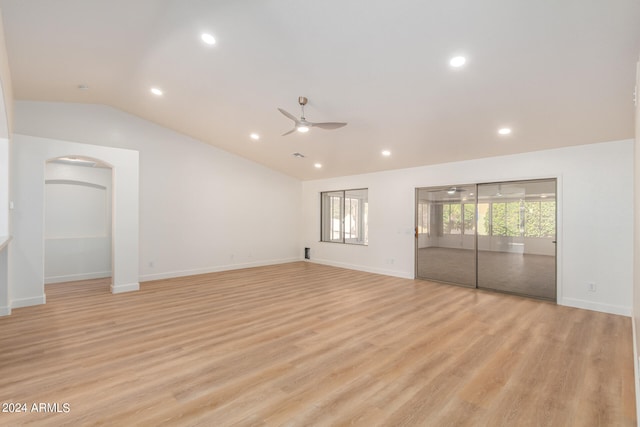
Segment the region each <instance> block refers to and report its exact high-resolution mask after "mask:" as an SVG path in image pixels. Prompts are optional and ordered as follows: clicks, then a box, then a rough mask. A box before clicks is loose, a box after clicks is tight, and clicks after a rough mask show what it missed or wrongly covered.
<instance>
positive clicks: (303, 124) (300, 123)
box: [278, 96, 347, 136]
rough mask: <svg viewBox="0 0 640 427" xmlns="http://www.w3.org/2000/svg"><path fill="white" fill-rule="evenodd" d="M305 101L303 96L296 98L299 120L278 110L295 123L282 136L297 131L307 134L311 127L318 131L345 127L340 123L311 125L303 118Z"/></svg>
mask: <svg viewBox="0 0 640 427" xmlns="http://www.w3.org/2000/svg"><path fill="white" fill-rule="evenodd" d="M307 101H308V99H307V98H305V97H304V96H300V97H298V104H300V109H301V111H302V114H301V115H300V119H297V118H296V117H295V116H294V115H293V114H291V113H288V112H286V111H285V110H283V109H282V108H278V111H280V112H281V113H282V114H284V115H285V116H286V117H287V118H289V119H291V120H293V121H294V123H295V126H294V128H293V129H291V130H290V131H289V132H285V133H283V134H282V136H285V135H289V134H290V133H293V132H295V131H298V132H301V133H305V132H309V129H311V128H312V127H316V128H320V129H338V128H341V127H342V126H346V125H347V124H346V123H340V122H324V123H313V122H309V121H307V119H305V117H304V106H305V105H307Z"/></svg>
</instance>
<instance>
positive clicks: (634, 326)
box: [631, 316, 640, 420]
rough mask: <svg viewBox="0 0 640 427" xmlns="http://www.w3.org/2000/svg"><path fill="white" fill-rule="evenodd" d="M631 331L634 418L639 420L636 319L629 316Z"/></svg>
mask: <svg viewBox="0 0 640 427" xmlns="http://www.w3.org/2000/svg"><path fill="white" fill-rule="evenodd" d="M631 331H632V332H631V333H632V334H633V373H634V380H635V381H634V384H635V386H636V420H640V373H639V372H638V369H639V368H640V367H639V366H638V363H639V361H638V341H637V340H636V319H635V316H632V317H631Z"/></svg>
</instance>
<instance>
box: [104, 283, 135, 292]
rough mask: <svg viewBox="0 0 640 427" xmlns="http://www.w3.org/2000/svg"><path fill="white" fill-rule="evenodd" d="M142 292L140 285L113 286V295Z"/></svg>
mask: <svg viewBox="0 0 640 427" xmlns="http://www.w3.org/2000/svg"><path fill="white" fill-rule="evenodd" d="M139 290H140V283H125V284H124V285H113V284H112V285H111V293H112V294H121V293H124V292H135V291H139Z"/></svg>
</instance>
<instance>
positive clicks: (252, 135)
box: [249, 133, 260, 141]
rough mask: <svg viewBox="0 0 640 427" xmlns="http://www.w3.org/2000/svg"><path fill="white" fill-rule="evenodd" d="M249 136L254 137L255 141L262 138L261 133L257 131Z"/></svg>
mask: <svg viewBox="0 0 640 427" xmlns="http://www.w3.org/2000/svg"><path fill="white" fill-rule="evenodd" d="M249 138H251V139H253V140H254V141H257V140H259V139H260V135H258V134H257V133H252V134H251V135H249Z"/></svg>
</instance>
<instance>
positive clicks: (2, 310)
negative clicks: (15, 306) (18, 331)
mask: <svg viewBox="0 0 640 427" xmlns="http://www.w3.org/2000/svg"><path fill="white" fill-rule="evenodd" d="M10 314H11V307H0V316H8V315H10Z"/></svg>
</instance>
